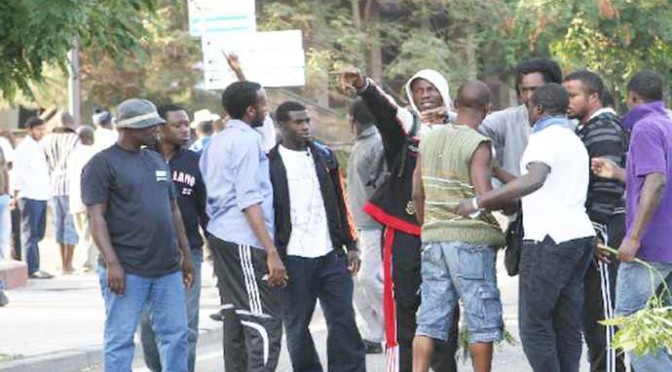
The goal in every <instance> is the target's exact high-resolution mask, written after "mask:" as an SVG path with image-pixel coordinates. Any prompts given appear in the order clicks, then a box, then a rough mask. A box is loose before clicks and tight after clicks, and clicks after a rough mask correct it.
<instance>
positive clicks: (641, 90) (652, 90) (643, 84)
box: [628, 70, 663, 102]
mask: <svg viewBox="0 0 672 372" xmlns="http://www.w3.org/2000/svg"><path fill="white" fill-rule="evenodd" d="M628 92H634V93H637V94H638V95H639V96H640V97H641V98H642V100H643V101H644V102H651V101H660V100H662V99H663V79H662V78H661V77H660V75H658V74H657V73H655V72H653V71H651V70H640V71H637V73H636V74H635V75H634V76H633V77H632V78H631V79H630V82H628Z"/></svg>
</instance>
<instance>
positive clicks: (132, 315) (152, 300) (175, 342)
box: [98, 266, 189, 372]
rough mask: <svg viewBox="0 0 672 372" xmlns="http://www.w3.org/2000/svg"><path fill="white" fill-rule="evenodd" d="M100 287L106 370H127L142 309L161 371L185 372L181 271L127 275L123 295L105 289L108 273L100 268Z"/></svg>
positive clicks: (107, 288)
mask: <svg viewBox="0 0 672 372" xmlns="http://www.w3.org/2000/svg"><path fill="white" fill-rule="evenodd" d="M98 273H99V278H100V287H101V289H102V292H103V298H104V299H105V315H106V317H105V333H104V334H105V346H104V350H103V369H104V370H105V371H120V372H121V371H130V370H131V363H132V362H133V353H134V352H135V345H134V343H133V336H134V334H135V330H136V329H137V328H138V323H139V322H140V317H141V315H142V312H143V310H144V309H145V308H148V309H149V318H150V320H151V324H152V328H153V329H154V332H156V340H157V343H158V344H159V353H160V355H161V364H162V365H163V372H186V371H187V359H188V356H189V350H188V349H189V347H188V342H187V339H188V333H189V332H188V329H187V310H186V305H185V300H184V298H185V297H184V286H183V284H182V272H181V271H176V272H174V273H172V274H167V275H163V276H159V277H156V278H145V277H142V276H138V275H134V274H128V273H126V289H125V292H124V295H123V296H119V295H116V294H114V293H112V292H111V291H110V289H109V287H108V286H107V270H106V269H105V268H104V267H102V266H101V267H99V270H98Z"/></svg>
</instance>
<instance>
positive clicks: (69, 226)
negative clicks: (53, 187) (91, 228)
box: [51, 195, 79, 245]
mask: <svg viewBox="0 0 672 372" xmlns="http://www.w3.org/2000/svg"><path fill="white" fill-rule="evenodd" d="M51 207H52V208H51V209H52V212H53V213H52V215H53V217H54V221H53V222H54V235H55V236H54V238H55V239H56V243H58V244H65V245H77V243H79V236H77V230H76V229H75V220H74V218H73V216H72V213H70V197H69V196H68V195H57V196H54V197H53V198H52V199H51Z"/></svg>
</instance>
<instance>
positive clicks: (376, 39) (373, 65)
mask: <svg viewBox="0 0 672 372" xmlns="http://www.w3.org/2000/svg"><path fill="white" fill-rule="evenodd" d="M364 9H365V10H364V17H365V18H364V21H365V22H366V24H367V25H369V26H370V27H369V32H368V35H369V37H370V40H371V42H370V44H369V45H370V50H369V52H368V53H367V56H366V57H367V58H366V64H367V72H368V73H369V76H371V77H372V78H373V79H374V80H376V81H381V82H382V80H383V51H382V47H381V45H380V33H379V32H378V23H379V22H380V8H379V7H378V2H377V1H376V0H367V1H366V6H365V7H364Z"/></svg>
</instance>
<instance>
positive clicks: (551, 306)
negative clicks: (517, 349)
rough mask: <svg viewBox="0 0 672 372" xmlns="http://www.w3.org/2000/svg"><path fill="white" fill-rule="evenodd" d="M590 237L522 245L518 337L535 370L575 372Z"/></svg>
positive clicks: (578, 353) (535, 371) (577, 360)
mask: <svg viewBox="0 0 672 372" xmlns="http://www.w3.org/2000/svg"><path fill="white" fill-rule="evenodd" d="M593 252H594V246H593V243H592V237H589V238H582V239H575V240H570V241H566V242H562V243H560V244H557V243H555V242H554V241H553V239H551V238H550V237H549V236H546V238H545V239H544V240H543V241H541V242H530V241H525V242H524V243H523V249H522V252H521V257H520V285H519V291H520V293H519V294H520V296H519V297H520V300H519V302H520V304H519V308H518V311H519V320H520V339H521V342H522V344H523V350H524V351H525V356H526V357H527V360H528V361H529V363H530V365H531V366H532V369H533V370H534V372H578V371H579V363H580V359H581V347H582V343H581V329H582V322H581V315H582V309H583V278H584V277H585V275H586V271H588V266H589V265H590V263H591V261H592V259H593Z"/></svg>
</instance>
